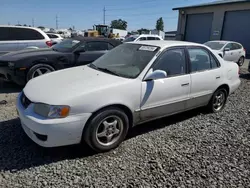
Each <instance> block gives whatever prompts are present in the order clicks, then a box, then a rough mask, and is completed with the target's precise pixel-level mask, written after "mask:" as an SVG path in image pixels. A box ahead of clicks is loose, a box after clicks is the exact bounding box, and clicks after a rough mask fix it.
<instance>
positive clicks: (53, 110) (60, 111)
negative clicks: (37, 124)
mask: <svg viewBox="0 0 250 188" xmlns="http://www.w3.org/2000/svg"><path fill="white" fill-rule="evenodd" d="M69 111H70V107H69V106H66V105H48V104H42V103H37V104H35V105H34V112H35V113H36V114H38V115H40V116H43V117H46V118H65V117H67V116H68V115H69Z"/></svg>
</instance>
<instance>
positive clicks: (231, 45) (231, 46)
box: [225, 43, 234, 50]
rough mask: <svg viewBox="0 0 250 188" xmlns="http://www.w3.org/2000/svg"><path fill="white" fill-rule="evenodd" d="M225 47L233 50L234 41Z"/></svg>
mask: <svg viewBox="0 0 250 188" xmlns="http://www.w3.org/2000/svg"><path fill="white" fill-rule="evenodd" d="M225 48H229V49H230V50H233V49H234V48H233V44H232V43H228V44H227V45H226V46H225Z"/></svg>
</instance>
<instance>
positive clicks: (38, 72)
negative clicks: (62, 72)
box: [31, 67, 52, 78]
mask: <svg viewBox="0 0 250 188" xmlns="http://www.w3.org/2000/svg"><path fill="white" fill-rule="evenodd" d="M50 72H52V71H51V70H50V69H49V68H47V67H41V68H38V69H36V70H35V71H34V72H33V74H32V76H31V77H32V78H35V77H37V76H41V75H43V74H47V73H50Z"/></svg>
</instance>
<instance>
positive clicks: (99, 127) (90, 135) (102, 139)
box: [82, 107, 129, 152]
mask: <svg viewBox="0 0 250 188" xmlns="http://www.w3.org/2000/svg"><path fill="white" fill-rule="evenodd" d="M115 120H116V122H117V124H116V126H114V125H115V124H114V122H115ZM105 127H106V129H105ZM114 127H115V128H114ZM117 129H118V130H119V131H120V132H118V131H117ZM128 129H129V119H128V116H127V115H126V114H125V112H124V111H122V110H121V109H119V108H115V107H111V108H106V109H103V110H101V111H100V112H98V113H97V114H96V115H94V117H93V118H91V119H90V121H89V122H88V124H87V125H86V128H85V129H84V132H83V136H82V140H84V141H85V142H86V143H87V144H88V145H89V146H90V147H91V148H92V149H93V150H95V151H97V152H106V151H109V150H112V149H114V148H116V147H118V146H119V145H120V144H121V143H122V141H123V140H124V139H125V138H126V136H127V133H128ZM98 135H99V136H98ZM112 135H113V136H112ZM108 138H110V142H108ZM111 138H112V139H111Z"/></svg>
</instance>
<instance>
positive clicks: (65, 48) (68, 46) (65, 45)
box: [52, 39, 80, 52]
mask: <svg viewBox="0 0 250 188" xmlns="http://www.w3.org/2000/svg"><path fill="white" fill-rule="evenodd" d="M79 42H80V41H79V40H72V39H67V40H63V41H62V42H60V43H58V44H55V45H54V46H53V47H52V49H53V50H55V51H59V52H71V51H72V49H73V48H74V47H75V46H76V45H77V44H78V43H79Z"/></svg>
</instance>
